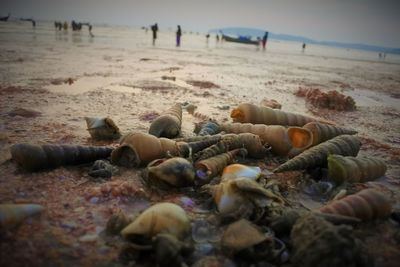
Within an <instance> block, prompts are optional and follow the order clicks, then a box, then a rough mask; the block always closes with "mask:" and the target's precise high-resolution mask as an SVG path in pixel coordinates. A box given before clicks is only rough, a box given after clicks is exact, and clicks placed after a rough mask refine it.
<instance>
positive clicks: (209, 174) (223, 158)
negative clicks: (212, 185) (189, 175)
mask: <svg viewBox="0 0 400 267" xmlns="http://www.w3.org/2000/svg"><path fill="white" fill-rule="evenodd" d="M246 155H247V150H246V149H244V148H238V149H234V150H231V151H228V152H226V153H222V154H219V155H217V156H214V157H211V158H208V159H204V160H200V161H197V162H196V163H195V164H194V168H195V170H196V177H197V178H199V180H198V182H199V183H200V184H205V183H207V182H209V181H210V180H211V179H212V178H213V177H215V176H217V175H218V174H220V173H221V172H222V170H223V169H224V168H225V166H227V165H228V164H230V163H231V162H232V161H233V160H234V158H235V157H237V156H242V157H244V156H246Z"/></svg>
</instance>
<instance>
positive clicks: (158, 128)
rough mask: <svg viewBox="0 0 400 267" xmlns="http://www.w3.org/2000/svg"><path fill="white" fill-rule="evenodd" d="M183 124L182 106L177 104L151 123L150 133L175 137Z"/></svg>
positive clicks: (157, 135)
mask: <svg viewBox="0 0 400 267" xmlns="http://www.w3.org/2000/svg"><path fill="white" fill-rule="evenodd" d="M181 124H182V106H181V104H175V105H174V106H172V107H171V108H170V109H168V110H167V111H165V112H164V113H163V114H162V115H161V116H160V117H158V118H157V119H155V120H154V121H153V122H152V123H151V125H150V129H149V134H151V135H154V136H156V137H167V138H174V137H176V136H178V135H179V133H180V131H181Z"/></svg>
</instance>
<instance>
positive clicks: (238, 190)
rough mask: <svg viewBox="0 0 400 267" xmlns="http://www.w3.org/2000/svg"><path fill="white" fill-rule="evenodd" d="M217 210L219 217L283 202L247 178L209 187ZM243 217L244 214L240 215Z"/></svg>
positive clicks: (226, 181)
mask: <svg viewBox="0 0 400 267" xmlns="http://www.w3.org/2000/svg"><path fill="white" fill-rule="evenodd" d="M210 191H211V192H210V193H211V195H212V196H213V198H214V202H215V204H216V205H217V209H218V211H219V212H220V214H221V215H223V216H227V215H230V214H235V213H236V212H237V211H245V210H246V211H247V212H250V213H251V212H252V209H253V208H254V205H256V206H257V207H263V208H264V207H267V206H268V205H270V203H271V202H273V201H275V202H276V203H278V204H282V205H283V204H284V203H285V201H284V200H283V199H282V198H280V197H278V196H277V195H275V194H274V193H272V192H271V191H270V190H267V189H265V188H263V187H262V186H261V185H259V184H258V183H257V182H255V181H252V180H249V179H247V178H243V177H240V178H237V179H235V180H225V181H223V182H221V183H220V184H217V185H214V186H211V187H210ZM241 215H242V216H244V215H245V214H241Z"/></svg>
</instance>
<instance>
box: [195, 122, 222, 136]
mask: <svg viewBox="0 0 400 267" xmlns="http://www.w3.org/2000/svg"><path fill="white" fill-rule="evenodd" d="M219 132H220V129H219V125H218V124H217V123H215V122H213V121H206V122H203V123H201V125H200V130H199V133H198V135H201V136H204V135H215V134H217V133H219Z"/></svg>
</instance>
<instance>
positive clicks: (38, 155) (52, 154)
mask: <svg viewBox="0 0 400 267" xmlns="http://www.w3.org/2000/svg"><path fill="white" fill-rule="evenodd" d="M10 151H11V156H12V158H13V160H15V162H16V163H17V164H18V165H19V166H21V167H22V168H24V169H26V170H28V171H39V170H43V169H48V168H56V167H59V166H64V165H76V164H82V163H89V162H92V161H95V160H98V159H104V158H107V157H109V156H110V154H111V151H112V148H110V147H103V146H98V147H96V146H73V145H32V144H28V143H21V144H16V145H13V146H12V147H11V149H10Z"/></svg>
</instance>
